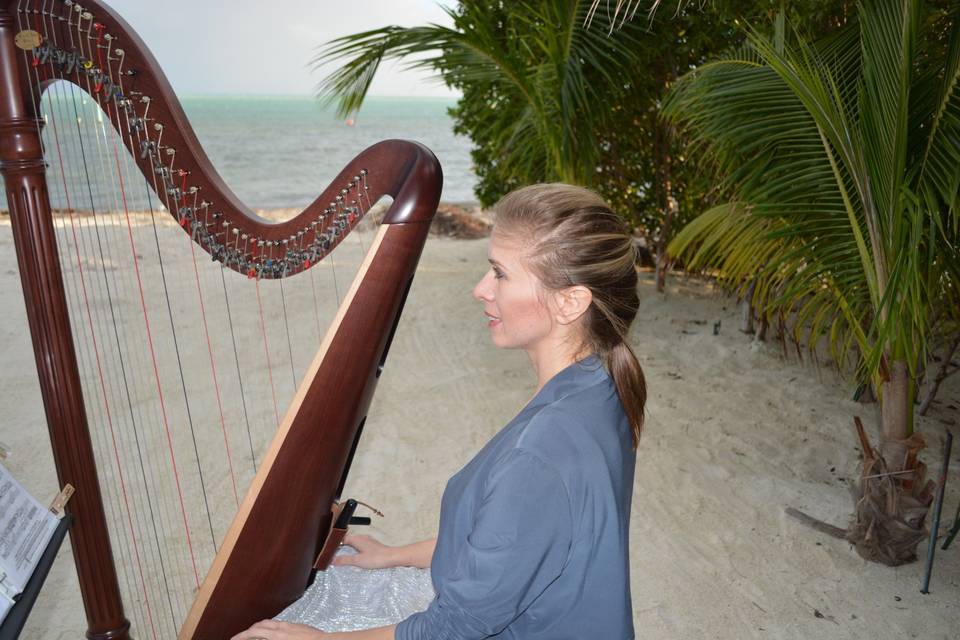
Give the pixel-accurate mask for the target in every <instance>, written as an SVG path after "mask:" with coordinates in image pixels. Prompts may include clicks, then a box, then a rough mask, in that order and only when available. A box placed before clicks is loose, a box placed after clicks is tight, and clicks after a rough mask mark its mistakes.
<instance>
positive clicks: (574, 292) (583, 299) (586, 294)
mask: <svg viewBox="0 0 960 640" xmlns="http://www.w3.org/2000/svg"><path fill="white" fill-rule="evenodd" d="M554 300H555V302H556V305H557V307H556V311H555V315H556V319H557V322H558V323H560V324H564V325H567V324H572V323H574V322H576V321H577V320H578V319H579V318H580V316H582V315H583V314H584V313H586V311H587V309H588V308H589V307H590V303H591V302H593V293H592V292H591V291H590V289H588V288H586V287H584V286H581V285H576V286H573V287H567V288H566V289H561V290H560V291H557V292H556V293H555V299H554Z"/></svg>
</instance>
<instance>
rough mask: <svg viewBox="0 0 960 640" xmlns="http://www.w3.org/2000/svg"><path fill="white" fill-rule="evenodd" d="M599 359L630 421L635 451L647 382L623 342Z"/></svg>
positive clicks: (631, 351)
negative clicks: (615, 388)
mask: <svg viewBox="0 0 960 640" xmlns="http://www.w3.org/2000/svg"><path fill="white" fill-rule="evenodd" d="M601 359H602V360H603V364H604V366H605V367H606V368H607V371H608V372H609V373H610V377H611V378H613V383H614V385H615V386H616V387H617V395H618V396H620V404H622V405H623V411H624V413H626V414H627V420H629V421H630V432H631V434H632V436H633V448H634V450H636V448H637V446H638V445H639V444H640V434H641V433H642V432H643V414H644V411H643V409H644V405H646V403H647V382H646V379H645V378H644V376H643V369H642V368H641V367H640V362H639V361H637V356H636V355H634V353H633V349H631V348H630V345H629V344H627V343H626V342H625V341H620V342H618V343H617V344H616V345H614V346H613V348H612V349H609V350H607V351H606V352H605V353H603V354H601Z"/></svg>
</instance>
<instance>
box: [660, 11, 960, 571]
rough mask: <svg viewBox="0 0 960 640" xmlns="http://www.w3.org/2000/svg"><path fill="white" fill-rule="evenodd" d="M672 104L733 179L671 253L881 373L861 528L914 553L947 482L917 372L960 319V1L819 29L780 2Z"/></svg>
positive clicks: (694, 76) (703, 150)
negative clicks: (801, 31) (929, 463)
mask: <svg viewBox="0 0 960 640" xmlns="http://www.w3.org/2000/svg"><path fill="white" fill-rule="evenodd" d="M664 114H665V116H666V117H667V118H668V119H669V120H670V121H671V122H673V123H674V124H675V125H676V126H677V127H679V128H680V129H681V130H682V131H683V132H684V134H685V135H687V136H689V138H690V139H691V140H692V141H693V143H692V149H691V150H690V153H692V154H696V155H699V156H700V157H701V158H703V159H704V160H705V161H707V162H708V163H711V164H712V165H714V166H715V167H716V168H717V170H718V175H719V176H720V177H721V180H722V188H724V189H726V192H727V193H730V194H732V197H731V198H730V199H729V201H728V202H725V203H724V204H722V205H720V206H717V207H714V208H712V209H710V210H708V211H706V212H704V213H703V214H702V215H701V216H699V217H698V218H697V219H696V220H694V221H693V222H692V223H690V224H689V225H688V226H687V227H686V228H684V229H683V230H682V231H681V232H680V233H679V234H678V235H677V237H676V238H675V239H674V241H673V242H672V244H671V246H670V251H671V253H673V254H674V255H676V256H679V257H681V258H682V259H683V260H684V261H685V263H686V265H687V266H688V267H689V268H702V269H713V270H716V273H717V274H718V275H719V276H720V277H721V278H722V279H724V280H725V281H726V282H727V283H730V284H731V285H732V286H734V287H736V288H737V289H738V290H739V291H741V292H744V291H746V289H747V288H748V287H752V289H753V301H754V305H756V306H757V308H758V309H760V311H761V312H762V313H763V314H765V315H766V317H768V318H780V319H790V320H791V321H792V322H791V324H792V326H793V327H794V338H795V340H796V341H797V342H798V343H799V342H801V341H805V342H806V343H807V345H808V346H809V347H810V348H811V349H813V348H815V347H816V345H817V344H818V342H820V341H821V339H823V341H824V342H827V343H828V344H829V346H830V348H831V350H832V352H833V354H834V357H835V359H836V361H837V362H838V363H839V364H840V365H841V367H843V366H844V365H849V366H848V367H847V370H848V371H850V372H853V373H854V375H855V376H856V377H857V378H858V379H860V380H864V381H869V382H871V383H872V385H873V388H874V390H875V393H876V394H877V397H878V398H879V401H880V414H881V418H880V423H881V424H880V447H879V451H878V452H875V451H874V450H873V448H872V447H871V445H870V444H869V442H868V440H867V438H866V436H865V435H864V434H862V432H861V436H862V438H861V441H862V446H863V448H864V456H865V461H864V466H863V470H862V473H861V482H860V485H859V493H858V495H857V496H856V497H857V509H856V511H857V513H856V518H855V521H854V523H853V524H852V525H851V527H850V529H849V530H848V531H847V537H848V538H849V539H851V540H852V541H853V542H854V543H855V544H856V546H857V549H858V551H859V552H860V553H861V555H863V556H864V557H867V558H868V559H872V560H879V561H882V562H886V563H888V564H900V563H903V562H907V561H911V560H913V559H915V558H916V546H917V544H918V543H919V541H920V540H922V539H923V537H924V535H925V531H924V529H923V521H924V519H925V516H926V511H927V506H928V505H929V502H930V497H931V496H930V485H931V483H924V482H923V465H922V464H921V463H920V462H919V461H918V460H917V452H918V450H919V449H920V448H922V447H923V446H924V445H923V439H922V437H921V435H920V434H919V433H914V419H913V405H914V396H915V390H916V387H917V376H918V374H919V372H920V371H921V370H922V369H923V368H924V365H925V363H926V362H928V361H929V360H930V355H931V343H932V342H933V341H935V340H938V339H943V338H944V337H947V338H948V339H947V343H949V342H950V339H949V338H950V337H951V335H952V336H956V335H957V332H958V331H960V304H958V302H960V296H958V286H960V207H958V204H960V202H958V197H960V195H958V194H960V142H958V141H960V10H958V9H957V8H956V6H955V5H954V8H953V14H952V15H948V14H947V12H946V11H945V10H942V9H938V8H937V7H934V8H933V9H931V8H929V7H928V6H926V5H925V3H923V2H921V1H920V0H901V1H893V0H863V1H862V2H860V3H859V5H858V12H857V15H856V17H855V18H854V19H853V20H852V21H851V24H850V25H849V27H848V28H846V29H843V30H841V31H840V32H838V33H837V34H835V35H833V36H831V37H829V38H827V39H825V40H823V41H820V42H817V43H816V44H808V43H806V42H804V40H803V39H802V38H801V37H799V36H796V35H791V36H789V37H788V35H787V29H786V26H785V24H784V20H783V18H782V16H781V17H780V18H779V19H778V25H777V29H776V33H775V35H774V36H773V37H766V36H764V35H762V34H760V33H759V32H757V31H753V30H751V31H750V32H749V38H748V45H747V46H745V47H743V48H742V49H741V50H738V51H735V52H733V53H731V54H729V55H727V56H725V57H724V58H722V59H720V60H718V61H715V62H712V63H710V64H706V65H703V66H701V67H699V68H697V69H696V70H694V71H692V72H690V73H688V74H687V75H686V76H684V77H683V78H681V79H680V81H679V82H678V83H677V85H676V86H675V88H674V90H673V91H672V93H671V96H670V98H669V101H668V103H667V104H666V106H665V109H664ZM849 354H854V355H853V356H852V359H851V356H850V355H849ZM868 476H869V477H868Z"/></svg>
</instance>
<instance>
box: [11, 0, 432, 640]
mask: <svg viewBox="0 0 960 640" xmlns="http://www.w3.org/2000/svg"><path fill="white" fill-rule="evenodd" d="M57 81H65V82H69V83H72V84H73V85H75V86H76V87H78V88H79V89H80V90H82V91H84V92H86V93H87V94H89V96H90V97H91V98H92V99H93V100H95V101H96V103H97V104H98V105H99V106H100V108H101V109H102V111H103V112H104V114H105V115H106V118H107V119H108V120H109V124H110V125H112V126H113V128H114V129H115V130H116V131H117V134H118V139H119V140H121V141H122V143H123V145H125V146H126V152H127V153H129V154H130V155H131V157H132V159H133V162H134V163H135V164H136V166H137V168H138V169H139V171H140V172H141V173H142V174H143V176H144V177H145V178H146V180H147V182H148V183H149V184H151V185H152V186H153V189H154V190H155V192H156V196H157V198H158V201H159V202H161V203H162V204H163V205H164V206H165V208H166V209H167V210H168V211H169V212H170V214H171V215H172V216H173V217H174V219H175V220H177V222H178V223H179V224H180V226H181V227H182V228H183V231H184V233H187V234H189V235H190V236H191V237H192V239H193V240H194V242H196V244H197V245H199V246H200V247H201V248H203V249H204V250H205V251H207V252H208V253H209V254H210V256H211V257H212V259H213V260H215V261H219V262H220V263H221V264H223V265H224V266H225V267H227V268H229V269H232V270H234V271H236V272H239V273H241V274H244V275H246V276H248V277H249V278H250V280H251V282H254V283H255V282H257V281H258V280H274V279H278V278H284V277H287V276H291V275H294V274H297V273H298V272H301V271H304V270H306V269H309V268H311V266H313V265H315V264H317V263H318V262H319V261H321V260H322V259H323V258H324V256H325V255H327V254H328V253H329V252H330V251H331V250H332V249H333V248H334V247H335V246H336V245H337V244H339V243H340V242H341V241H342V240H343V238H344V237H345V236H346V234H347V233H349V232H350V231H351V229H352V228H353V227H354V226H355V225H356V224H357V223H358V222H359V221H360V219H361V218H362V217H363V215H364V214H365V213H366V211H367V210H369V207H370V205H371V204H372V203H374V202H376V201H377V200H378V199H379V198H380V197H381V196H383V195H390V196H391V197H392V198H393V203H392V204H391V206H390V208H389V209H388V211H387V212H386V214H385V215H384V218H383V221H382V223H381V225H380V227H379V229H378V232H377V235H376V238H375V239H374V241H373V246H372V247H371V248H370V249H369V251H368V252H367V254H366V258H365V260H364V262H363V264H362V265H361V266H360V270H359V272H358V275H357V277H356V279H355V280H354V282H353V285H352V286H351V289H350V291H349V292H348V293H347V295H346V297H345V299H344V300H343V302H342V304H341V306H340V309H339V311H338V312H337V314H336V317H335V319H334V321H333V323H332V325H331V326H330V328H329V329H328V331H327V333H326V336H325V337H324V338H323V340H322V342H321V345H320V349H319V351H318V353H317V355H316V356H315V358H314V360H313V363H312V365H310V367H309V369H308V371H307V373H306V374H305V375H304V377H303V379H302V382H301V383H300V384H299V387H298V388H297V391H296V394H295V396H294V399H293V402H292V404H291V406H290V407H289V409H288V411H287V413H286V415H285V417H284V418H283V420H282V421H281V423H280V426H279V428H278V430H277V433H276V435H275V436H274V437H273V440H272V442H271V444H270V446H269V448H268V449H267V452H266V454H265V456H264V458H263V460H262V462H261V464H260V466H259V468H258V469H257V471H256V474H255V476H254V478H253V481H252V484H251V486H250V487H249V489H248V490H247V493H246V497H245V498H243V500H242V502H241V504H240V507H239V510H238V512H237V515H236V517H235V518H234V520H233V524H232V525H231V526H230V527H229V529H228V530H227V533H226V536H225V537H224V538H223V539H222V541H221V542H220V544H219V549H218V552H217V553H216V556H215V558H214V560H213V563H212V566H211V568H210V569H209V571H208V572H207V573H206V577H205V578H204V580H203V583H202V586H200V588H199V590H198V594H197V597H196V599H195V601H194V604H193V607H192V609H191V610H190V612H189V614H188V615H187V616H186V619H185V621H184V622H183V624H182V626H181V628H180V631H179V637H180V638H184V639H186V638H197V639H200V638H203V639H211V640H212V639H220V638H227V637H230V636H231V635H232V634H234V633H236V632H238V631H240V630H242V629H244V628H245V627H247V626H249V624H251V623H252V622H254V621H256V620H259V619H262V618H264V617H270V616H272V615H275V614H276V613H277V612H278V611H280V610H281V609H282V608H283V607H285V606H287V605H288V604H290V603H291V602H292V601H293V600H295V599H297V598H298V597H299V596H300V595H301V594H302V592H303V590H304V588H305V586H306V583H307V580H308V576H309V572H310V568H311V565H312V563H313V560H314V558H315V556H316V553H317V551H318V549H319V548H320V546H321V545H322V543H323V541H324V539H325V536H326V534H327V532H328V530H329V527H330V523H331V522H330V521H331V506H332V504H333V501H334V500H336V499H337V498H339V495H338V493H339V491H340V490H341V488H342V483H343V480H344V478H345V477H346V473H347V471H348V467H349V464H350V456H351V451H352V448H353V447H354V445H355V442H356V439H357V438H358V437H359V431H360V428H361V426H362V424H363V420H364V418H365V416H366V412H367V408H368V406H369V403H370V400H371V397H372V394H373V391H374V387H375V385H376V381H377V378H378V377H379V375H380V371H381V370H382V367H383V363H384V360H385V358H386V354H387V350H388V348H389V342H390V340H391V338H392V335H393V331H394V329H395V327H396V323H397V321H398V318H399V314H400V311H401V309H402V307H403V303H404V300H405V297H406V293H407V291H408V289H409V286H410V282H411V280H412V277H413V274H414V270H415V268H416V264H417V261H418V259H419V256H420V253H421V250H422V247H423V244H424V242H425V240H426V236H427V232H428V229H429V224H430V221H431V219H432V217H433V215H434V214H435V212H436V207H437V203H438V200H439V197H440V189H441V184H442V174H441V170H440V166H439V164H438V163H437V161H436V158H435V157H434V156H433V154H432V153H431V152H430V151H429V150H428V149H426V148H425V147H423V146H421V145H419V144H416V143H411V142H406V141H401V140H389V141H385V142H382V143H379V144H376V145H374V146H372V147H370V148H368V149H367V150H365V151H363V152H362V153H361V154H360V155H358V156H357V157H356V158H355V159H354V160H352V161H351V162H350V163H348V165H347V166H346V167H345V168H344V169H343V170H342V171H341V172H340V174H339V175H338V176H337V177H336V178H335V179H334V181H333V182H332V183H331V186H330V187H328V188H327V189H326V190H325V191H323V193H322V194H321V195H320V196H319V197H318V198H317V199H316V200H315V201H314V202H313V203H312V204H311V205H310V206H308V207H307V208H306V209H304V211H303V212H302V213H300V214H299V215H297V216H295V217H294V218H292V219H290V220H287V221H285V222H280V223H275V222H271V221H268V220H265V219H261V218H259V217H258V216H256V215H255V214H253V213H252V212H251V211H250V210H249V209H247V207H245V206H244V205H243V204H242V203H241V202H240V201H239V200H238V199H237V198H236V197H235V196H234V194H233V193H232V192H231V191H230V190H229V189H228V188H227V187H226V185H225V184H224V182H223V181H222V179H221V178H220V177H219V175H218V174H217V172H216V171H215V170H214V168H213V167H212V165H211V163H210V162H209V160H208V159H207V157H206V155H205V154H204V152H203V150H202V148H201V146H200V144H199V142H198V140H197V138H196V136H195V135H194V133H193V130H192V129H191V127H190V125H189V123H188V122H187V118H186V116H185V114H184V112H183V110H182V108H181V107H180V104H179V102H178V100H177V99H176V97H175V95H174V92H173V90H172V89H171V87H170V85H169V83H168V82H167V80H166V78H165V77H164V75H163V73H162V71H161V70H160V69H159V67H158V66H157V63H156V61H155V60H154V58H153V56H152V55H151V54H150V52H149V51H148V49H147V48H146V47H145V46H144V45H143V43H142V42H141V41H140V39H139V37H138V36H137V35H136V34H135V33H134V32H133V31H132V29H130V27H129V26H128V25H127V24H126V23H125V22H124V21H123V20H122V19H121V18H120V17H119V16H117V15H116V14H115V13H114V12H113V11H112V10H111V9H110V8H109V7H107V6H106V5H104V4H103V3H101V2H99V1H95V0H89V1H84V2H83V3H82V4H78V3H76V2H72V1H70V0H0V172H2V174H3V177H4V182H5V187H6V197H7V202H8V206H9V208H10V217H11V226H12V230H13V234H14V242H15V246H16V250H17V259H18V263H19V269H20V275H21V280H22V284H23V291H24V296H25V299H26V309H27V316H28V323H29V326H30V332H31V339H32V342H33V348H34V353H35V357H36V363H37V370H38V374H39V379H40V388H41V395H42V398H43V402H44V408H45V413H46V419H47V424H48V428H49V431H50V438H51V442H52V445H53V452H54V459H55V462H56V466H57V473H58V476H59V480H60V482H61V484H65V483H68V482H69V483H70V484H72V485H74V486H75V487H76V488H77V492H76V495H75V496H74V498H73V500H72V501H71V503H70V508H71V511H72V512H73V513H74V516H75V524H74V526H73V529H72V531H71V543H72V546H73V550H74V556H75V562H76V566H77V573H78V575H79V579H80V586H81V592H82V595H83V600H84V606H85V610H86V615H87V620H88V630H87V637H89V638H101V639H106V638H111V639H113V638H127V637H130V636H131V632H130V630H129V622H128V621H127V619H126V616H125V613H124V608H123V607H124V605H123V602H122V601H121V596H120V589H119V587H118V579H117V573H116V569H115V566H114V560H113V556H112V552H111V543H110V537H109V535H108V533H107V524H106V517H105V512H104V506H103V503H102V497H101V490H100V485H99V483H98V477H97V469H96V463H95V456H94V452H93V449H92V445H91V437H90V433H89V430H88V415H87V409H86V407H85V403H84V399H83V392H82V389H81V382H80V374H79V373H78V363H77V355H76V353H75V345H74V341H73V337H72V333H71V323H70V318H69V313H68V305H67V301H66V294H65V291H64V284H63V277H62V275H61V261H60V258H59V256H58V249H57V244H56V243H57V241H56V237H55V230H54V225H53V217H54V213H53V211H52V210H51V205H50V198H49V193H48V186H47V182H46V176H45V161H44V155H43V153H44V151H43V149H42V142H41V130H42V128H43V121H42V119H41V109H40V102H41V96H42V94H43V91H44V89H45V88H46V87H48V86H49V85H50V84H51V83H53V82H57ZM48 151H49V150H48ZM120 151H121V152H123V151H124V150H123V149H120ZM113 152H114V153H115V152H116V150H113ZM134 633H136V635H137V636H138V637H148V636H149V635H150V633H149V632H148V631H135V632H134ZM154 635H156V634H154Z"/></svg>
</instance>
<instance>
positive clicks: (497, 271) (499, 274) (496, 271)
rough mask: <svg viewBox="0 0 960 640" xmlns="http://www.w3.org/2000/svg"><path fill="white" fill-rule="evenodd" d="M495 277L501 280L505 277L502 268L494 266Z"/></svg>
mask: <svg viewBox="0 0 960 640" xmlns="http://www.w3.org/2000/svg"><path fill="white" fill-rule="evenodd" d="M493 277H494V278H496V279H497V280H500V279H502V278H503V272H502V271H500V269H497V268H494V270H493Z"/></svg>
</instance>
